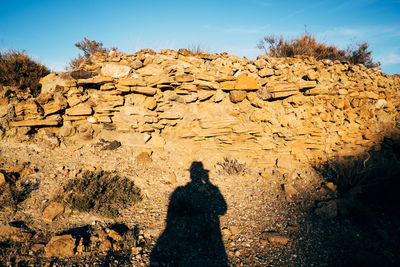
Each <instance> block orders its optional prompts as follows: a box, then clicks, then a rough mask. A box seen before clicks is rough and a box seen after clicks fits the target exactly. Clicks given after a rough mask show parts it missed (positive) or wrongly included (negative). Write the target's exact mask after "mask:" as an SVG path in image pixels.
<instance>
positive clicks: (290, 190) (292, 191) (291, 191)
mask: <svg viewBox="0 0 400 267" xmlns="http://www.w3.org/2000/svg"><path fill="white" fill-rule="evenodd" d="M283 191H284V192H285V195H286V196H287V197H293V196H295V195H296V194H297V193H298V192H297V190H296V188H295V187H294V186H293V185H292V184H284V185H283Z"/></svg>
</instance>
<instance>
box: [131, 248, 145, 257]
mask: <svg viewBox="0 0 400 267" xmlns="http://www.w3.org/2000/svg"><path fill="white" fill-rule="evenodd" d="M142 250H143V249H142V248H141V247H134V248H132V252H131V255H132V256H134V255H138V254H139V253H140V252H141V251H142Z"/></svg>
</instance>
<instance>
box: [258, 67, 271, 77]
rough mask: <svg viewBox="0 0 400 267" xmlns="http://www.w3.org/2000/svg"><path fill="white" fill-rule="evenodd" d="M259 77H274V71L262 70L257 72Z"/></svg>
mask: <svg viewBox="0 0 400 267" xmlns="http://www.w3.org/2000/svg"><path fill="white" fill-rule="evenodd" d="M258 75H260V77H268V76H272V75H274V70H273V69H270V68H263V69H261V70H260V71H259V72H258Z"/></svg>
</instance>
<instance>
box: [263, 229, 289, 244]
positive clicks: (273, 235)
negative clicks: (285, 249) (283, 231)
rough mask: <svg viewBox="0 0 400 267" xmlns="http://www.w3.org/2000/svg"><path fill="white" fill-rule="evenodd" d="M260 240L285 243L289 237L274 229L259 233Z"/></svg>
mask: <svg viewBox="0 0 400 267" xmlns="http://www.w3.org/2000/svg"><path fill="white" fill-rule="evenodd" d="M261 240H267V241H268V242H270V243H277V244H281V245H286V244H287V243H288V242H289V238H287V237H285V236H282V235H280V234H279V233H277V232H275V231H266V232H263V233H261V238H260V241H261ZM261 243H263V242H261Z"/></svg>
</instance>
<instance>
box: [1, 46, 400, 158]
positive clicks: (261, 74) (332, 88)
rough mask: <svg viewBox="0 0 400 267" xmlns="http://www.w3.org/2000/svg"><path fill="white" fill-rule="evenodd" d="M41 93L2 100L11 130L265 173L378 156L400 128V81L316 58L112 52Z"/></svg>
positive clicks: (58, 76)
mask: <svg viewBox="0 0 400 267" xmlns="http://www.w3.org/2000/svg"><path fill="white" fill-rule="evenodd" d="M41 83H42V93H41V94H40V95H39V96H37V97H36V98H34V97H29V96H28V97H25V98H24V99H21V98H19V99H14V100H11V99H10V97H9V96H8V100H7V99H6V100H4V99H5V98H7V96H4V95H3V98H4V99H3V100H1V101H0V102H1V104H2V105H3V107H4V106H7V105H8V107H9V106H12V108H11V109H10V108H9V109H7V110H11V111H12V116H11V117H10V116H9V117H10V118H9V120H8V122H7V127H10V128H11V129H12V128H15V127H32V128H48V129H51V131H53V132H54V133H55V134H56V135H57V137H58V138H60V139H64V138H70V137H71V136H79V137H81V138H83V139H91V138H92V137H93V135H94V134H95V133H96V132H101V131H113V132H115V133H131V134H134V135H138V136H141V135H142V136H143V140H144V141H145V142H146V141H147V140H149V139H151V138H152V139H153V140H158V142H157V143H158V145H159V147H162V146H163V144H165V143H166V142H169V143H171V144H173V143H176V144H178V143H185V144H192V145H197V146H200V147H204V148H205V149H215V150H220V151H232V152H234V151H236V152H240V153H245V154H246V153H247V154H248V155H249V156H251V157H253V158H254V160H257V161H258V162H260V163H263V164H265V165H274V164H279V162H280V164H281V165H282V164H284V162H288V161H289V162H293V161H296V162H309V161H324V160H326V159H327V158H329V157H333V156H348V155H357V154H360V153H363V151H367V150H369V149H371V148H379V144H380V143H381V141H382V139H383V138H384V137H385V136H389V135H391V134H393V133H397V132H398V126H399V125H398V121H399V119H400V116H399V111H400V94H399V91H400V79H399V78H398V77H396V76H389V75H386V74H384V73H382V72H381V71H379V70H377V69H367V68H366V67H365V66H363V65H350V64H348V63H343V62H339V61H331V60H322V61H317V60H315V59H314V58H311V57H297V58H269V57H266V56H264V57H261V58H258V59H257V60H247V59H245V58H239V57H236V56H233V55H229V54H227V53H222V54H218V55H217V54H206V53H199V54H193V53H191V52H190V51H188V50H179V51H173V50H162V51H161V52H160V53H155V52H154V51H152V50H142V51H140V52H138V53H136V54H132V55H129V54H124V53H119V52H111V53H110V54H95V55H92V57H91V62H90V63H85V64H83V65H82V66H81V68H80V70H76V71H72V72H69V73H52V74H50V75H48V76H46V77H44V78H43V79H42V81H41ZM3 91H4V90H3ZM3 109H4V108H3ZM3 113H4V112H3ZM0 115H1V114H0ZM3 124H4V122H3ZM7 127H6V126H3V128H4V129H5V128H7ZM146 139H147V140H146Z"/></svg>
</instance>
